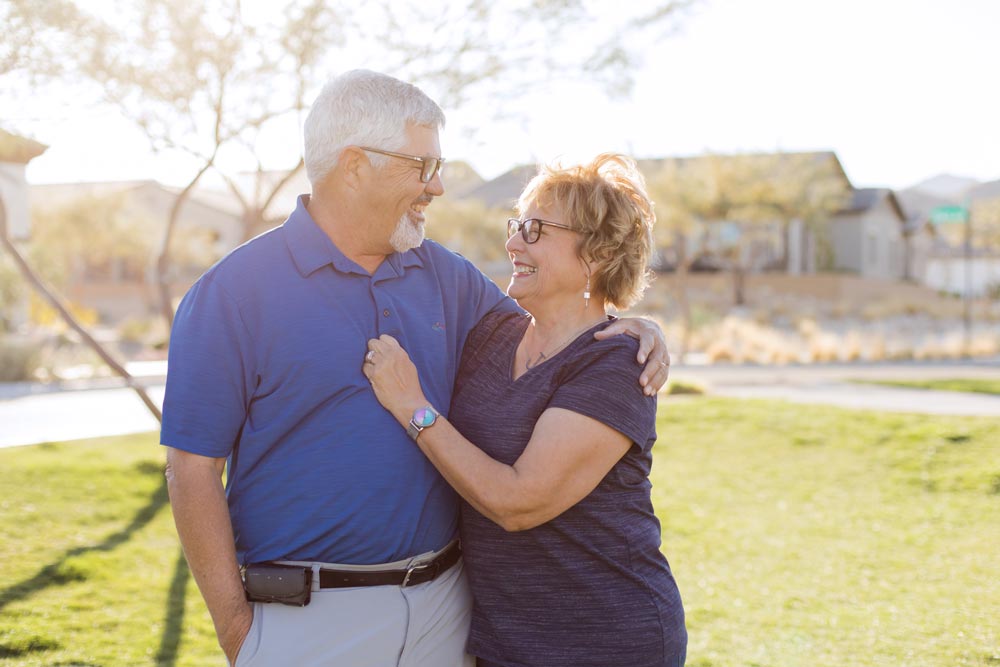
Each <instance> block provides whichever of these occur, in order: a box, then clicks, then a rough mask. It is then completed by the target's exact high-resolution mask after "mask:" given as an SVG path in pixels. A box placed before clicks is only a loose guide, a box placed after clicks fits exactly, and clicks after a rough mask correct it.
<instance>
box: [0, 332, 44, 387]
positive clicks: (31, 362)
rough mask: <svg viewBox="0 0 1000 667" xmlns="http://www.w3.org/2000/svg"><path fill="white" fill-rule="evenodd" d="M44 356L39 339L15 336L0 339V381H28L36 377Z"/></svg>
mask: <svg viewBox="0 0 1000 667" xmlns="http://www.w3.org/2000/svg"><path fill="white" fill-rule="evenodd" d="M41 356H42V346H41V344H40V343H38V342H37V341H32V340H25V339H21V338H14V337H10V336H7V337H4V338H2V339H0V382H26V381H28V380H32V379H34V377H35V371H36V370H37V369H38V364H39V361H40V359H41Z"/></svg>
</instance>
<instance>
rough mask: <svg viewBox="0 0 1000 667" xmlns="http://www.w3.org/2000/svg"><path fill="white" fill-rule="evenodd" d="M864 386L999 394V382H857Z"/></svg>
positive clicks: (959, 380) (963, 380)
mask: <svg viewBox="0 0 1000 667" xmlns="http://www.w3.org/2000/svg"><path fill="white" fill-rule="evenodd" d="M857 382H863V383H865V384H884V385H888V386H890V387H907V388H910V389H935V390H937V391H967V392H971V393H976V394H1000V380H978V379H969V378H965V379H953V380H871V381H868V380H857Z"/></svg>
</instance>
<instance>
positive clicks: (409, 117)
mask: <svg viewBox="0 0 1000 667" xmlns="http://www.w3.org/2000/svg"><path fill="white" fill-rule="evenodd" d="M408 123H413V124H416V125H424V126H427V127H432V128H435V129H437V128H441V127H444V112H443V111H441V107H439V106H438V105H437V103H436V102H435V101H434V100H432V99H431V98H429V97H427V95H425V94H424V92H423V91H422V90H420V89H419V88H417V87H416V86H414V85H412V84H409V83H406V82H404V81H400V80H399V79H395V78H393V77H391V76H388V75H386V74H380V73H378V72H372V71H370V70H365V69H356V70H351V71H349V72H346V73H344V74H341V75H340V76H338V77H334V78H332V79H330V80H329V81H328V82H327V83H326V85H325V86H323V90H321V91H320V93H319V96H318V97H317V98H316V101H315V102H313V105H312V108H311V109H310V110H309V115H308V116H306V122H305V128H304V131H303V137H304V153H303V155H304V156H305V165H306V174H307V175H308V177H309V182H310V183H312V184H314V185H315V184H316V183H317V182H319V181H320V180H322V179H323V177H324V176H326V175H327V174H328V173H329V172H330V170H331V169H333V168H334V166H336V164H337V160H339V159H340V153H341V151H343V150H344V148H346V147H347V146H371V147H372V148H381V149H383V150H388V151H398V150H399V149H401V148H402V147H403V146H404V145H405V144H406V139H407V137H406V127H407V124H408ZM368 158H369V159H370V160H371V162H372V165H374V166H375V167H381V166H382V165H384V164H385V163H386V161H388V160H389V159H390V158H389V157H388V156H385V155H379V154H377V153H369V154H368Z"/></svg>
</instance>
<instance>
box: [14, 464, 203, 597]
mask: <svg viewBox="0 0 1000 667" xmlns="http://www.w3.org/2000/svg"><path fill="white" fill-rule="evenodd" d="M166 504H167V482H166V480H164V481H163V482H162V483H161V484H160V486H159V487H158V488H157V489H156V490H155V491H154V492H153V494H152V495H151V496H150V497H149V502H147V503H146V505H145V507H143V508H142V509H140V510H139V511H138V512H136V514H135V516H134V517H132V521H131V522H130V523H129V524H128V525H127V526H125V528H123V529H122V530H120V531H118V532H117V533H114V534H112V535H109V536H108V537H106V538H105V539H104V541H103V542H101V543H100V544H95V545H92V546H85V547H76V548H74V549H70V550H69V551H67V552H66V553H64V554H63V555H62V556H60V557H59V558H57V559H56V560H54V561H52V562H51V563H49V564H48V565H46V566H45V567H43V568H42V569H41V570H39V571H38V573H37V574H35V575H34V576H33V577H31V578H29V579H25V580H23V581H19V582H17V583H15V584H14V585H12V586H8V587H7V588H5V589H3V590H2V591H0V610H2V609H3V608H4V607H6V606H7V605H9V604H10V603H12V602H18V601H20V600H23V599H24V598H27V597H30V596H31V595H33V594H34V593H37V592H38V591H40V590H44V589H46V588H50V587H52V586H61V585H64V584H67V583H70V582H71V581H78V580H79V579H78V578H76V577H74V576H72V575H70V576H67V574H66V572H64V571H62V567H63V565H64V564H65V563H66V561H67V560H69V559H70V558H73V557H75V556H80V555H82V554H86V553H90V552H92V551H111V550H113V549H115V548H116V547H118V546H121V545H122V544H124V543H125V542H127V541H128V540H129V538H130V537H132V535H133V534H134V533H135V532H136V531H138V530H141V529H142V528H143V527H144V526H145V525H146V524H148V523H149V522H150V521H152V520H153V517H155V516H156V514H157V512H159V511H160V509H161V508H162V507H163V506H164V505H166ZM182 558H183V557H182ZM185 571H186V570H185ZM185 576H186V574H185ZM174 579H175V580H176V579H177V575H176V574H175V576H174ZM172 593H173V588H172V587H171V594H172ZM171 604H172V603H171Z"/></svg>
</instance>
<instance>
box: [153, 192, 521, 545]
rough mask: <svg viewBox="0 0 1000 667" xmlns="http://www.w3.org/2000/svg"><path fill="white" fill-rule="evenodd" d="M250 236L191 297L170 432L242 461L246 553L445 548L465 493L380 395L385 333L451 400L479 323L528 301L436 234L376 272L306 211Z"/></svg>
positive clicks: (179, 341) (174, 366)
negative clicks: (375, 374)
mask: <svg viewBox="0 0 1000 667" xmlns="http://www.w3.org/2000/svg"><path fill="white" fill-rule="evenodd" d="M307 201H308V199H307V198H306V197H300V198H299V202H298V206H297V208H296V210H295V211H294V212H293V213H292V215H291V216H290V217H289V218H288V220H287V221H285V223H284V224H283V225H282V226H280V227H278V228H275V229H273V230H271V231H270V232H267V233H266V234H263V235H262V236H259V237H257V238H256V239H254V240H252V241H250V242H248V243H247V244H245V245H243V246H241V247H240V248H237V249H236V250H234V251H233V252H232V253H230V254H229V255H228V256H227V257H225V258H224V259H222V260H221V261H220V262H219V263H218V264H216V265H215V266H213V267H212V268H211V269H209V270H208V272H206V273H205V275H204V276H202V277H201V278H200V279H199V280H198V282H197V283H195V285H194V286H193V287H192V288H191V290H190V291H189V292H188V293H187V295H186V296H185V297H184V300H183V301H182V302H181V304H180V306H179V307H178V309H177V314H176V317H175V320H174V327H173V331H172V333H171V340H170V352H169V370H168V375H167V386H166V395H165V397H164V403H163V426H162V431H161V435H160V441H161V442H162V443H163V444H165V445H169V446H171V447H175V448H178V449H182V450H185V451H188V452H193V453H195V454H201V455H203V456H210V457H229V466H230V472H229V475H228V481H227V485H226V494H227V497H228V502H229V511H230V514H231V517H232V522H233V530H234V533H235V539H236V551H237V556H238V558H239V560H240V562H242V563H250V562H259V561H265V560H276V559H290V560H317V561H324V562H333V563H359V564H369V563H383V562H390V561H395V560H399V559H402V558H408V557H410V556H413V555H416V554H419V553H423V552H426V551H431V550H435V549H440V548H441V547H443V546H444V545H445V544H447V543H448V541H449V540H451V539H452V538H453V537H455V535H456V533H457V507H458V502H457V497H456V496H455V493H454V492H453V491H452V489H451V487H450V486H449V485H448V484H447V483H446V482H445V481H444V479H443V478H442V477H441V476H440V475H439V474H438V472H437V471H436V470H435V469H434V467H433V466H432V465H431V464H430V462H428V460H427V459H426V458H425V457H424V455H423V454H422V453H421V452H420V450H419V449H418V448H417V446H416V444H414V443H413V441H411V440H410V438H409V437H408V436H407V435H406V431H405V430H404V428H403V427H402V426H400V425H399V424H398V423H397V422H396V420H395V419H394V418H393V417H392V415H390V414H389V413H388V412H387V411H386V410H385V409H384V408H383V407H382V406H381V405H379V403H378V401H377V400H376V398H375V394H374V393H373V392H372V389H371V386H370V385H369V383H368V380H367V379H366V378H365V376H364V375H363V374H362V372H361V366H362V363H363V361H364V354H365V350H366V343H367V341H368V339H369V338H375V337H378V336H380V335H382V334H389V335H391V336H393V337H395V338H396V339H397V340H399V342H400V344H401V345H402V346H403V348H404V349H405V350H406V351H407V352H409V354H410V357H411V358H412V359H413V362H414V363H415V364H416V367H417V370H418V372H419V374H420V380H421V384H422V387H423V390H424V393H425V394H426V396H427V398H428V399H429V400H430V401H431V402H432V403H433V405H434V406H435V407H437V408H438V409H439V410H442V411H446V410H447V408H448V406H449V405H450V403H451V392H452V385H453V384H454V380H455V374H456V371H457V367H458V360H459V358H460V356H461V353H462V347H463V345H464V343H465V338H466V335H467V334H468V333H469V331H470V330H471V329H472V328H473V327H474V326H475V325H476V323H478V322H479V320H481V319H482V318H483V317H484V316H485V315H486V314H487V313H489V312H490V311H493V310H498V311H502V310H517V306H516V305H515V304H514V302H513V301H511V300H510V299H508V298H507V297H505V296H504V294H503V293H502V292H501V291H500V290H499V289H498V288H497V287H496V285H494V284H493V283H492V282H490V280H489V279H488V278H486V277H485V276H484V275H483V274H482V273H481V272H480V271H479V270H478V269H476V267H475V266H473V265H472V264H471V263H470V262H469V261H467V260H466V259H464V258H462V257H461V256H459V255H456V254H455V253H452V252H451V251H449V250H447V249H445V248H444V247H442V246H440V245H439V244H437V243H434V242H433V241H425V242H424V243H423V245H421V246H420V247H419V248H416V249H414V250H411V251H409V252H406V253H395V254H393V255H390V256H389V257H388V258H386V260H385V261H384V262H383V263H382V264H381V266H379V267H378V269H377V270H376V271H375V273H374V274H373V275H372V274H369V273H368V272H367V271H365V270H364V269H362V268H361V267H360V266H359V265H358V264H356V263H355V262H353V261H351V260H350V259H348V258H347V257H346V256H345V255H344V254H343V253H341V252H340V250H338V249H337V247H336V246H335V245H334V244H333V242H332V241H331V240H330V238H329V237H328V236H327V235H326V234H325V233H324V232H323V231H322V230H321V229H320V228H319V227H318V226H317V225H316V223H315V222H314V221H313V219H312V217H311V216H310V215H309V213H308V212H307V211H306V208H305V205H306V202H307Z"/></svg>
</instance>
